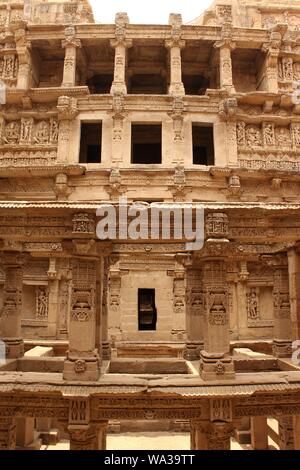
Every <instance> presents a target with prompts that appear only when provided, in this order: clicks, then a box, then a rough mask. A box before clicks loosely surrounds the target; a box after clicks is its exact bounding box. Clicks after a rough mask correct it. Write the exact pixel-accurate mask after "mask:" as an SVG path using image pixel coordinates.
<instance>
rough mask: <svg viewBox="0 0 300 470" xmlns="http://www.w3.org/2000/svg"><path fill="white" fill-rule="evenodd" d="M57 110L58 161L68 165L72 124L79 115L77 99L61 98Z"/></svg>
mask: <svg viewBox="0 0 300 470" xmlns="http://www.w3.org/2000/svg"><path fill="white" fill-rule="evenodd" d="M57 110H58V119H59V131H58V145H57V161H58V162H64V163H66V162H68V160H69V154H70V140H71V123H72V120H73V119H74V118H75V117H76V116H77V114H78V108H77V101H76V99H75V98H70V97H68V96H61V97H59V99H58V106H57Z"/></svg>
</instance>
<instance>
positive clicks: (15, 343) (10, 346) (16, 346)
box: [3, 338, 24, 359]
mask: <svg viewBox="0 0 300 470" xmlns="http://www.w3.org/2000/svg"><path fill="white" fill-rule="evenodd" d="M3 341H4V342H5V346H6V359H18V358H19V357H23V356H24V341H23V339H22V338H3Z"/></svg>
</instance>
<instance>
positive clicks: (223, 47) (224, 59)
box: [215, 40, 235, 92]
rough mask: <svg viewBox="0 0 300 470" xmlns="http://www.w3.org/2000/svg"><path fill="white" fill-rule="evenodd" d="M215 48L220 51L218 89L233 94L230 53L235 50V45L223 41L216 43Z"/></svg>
mask: <svg viewBox="0 0 300 470" xmlns="http://www.w3.org/2000/svg"><path fill="white" fill-rule="evenodd" d="M215 48H218V49H219V51H220V88H221V89H225V90H227V91H229V92H234V86H233V76H232V59H231V51H232V50H233V49H234V48H235V43H232V42H230V41H227V40H224V41H220V42H217V43H216V44H215Z"/></svg>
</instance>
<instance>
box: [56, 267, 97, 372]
mask: <svg viewBox="0 0 300 470" xmlns="http://www.w3.org/2000/svg"><path fill="white" fill-rule="evenodd" d="M72 273H73V275H72V290H71V317H70V325H69V343H70V344H69V351H68V358H67V361H66V362H65V365H64V379H66V380H76V381H77V380H78V381H82V380H97V379H98V377H99V356H98V351H97V350H96V349H95V328H96V322H95V292H96V262H95V261H89V260H81V259H74V260H73V262H72Z"/></svg>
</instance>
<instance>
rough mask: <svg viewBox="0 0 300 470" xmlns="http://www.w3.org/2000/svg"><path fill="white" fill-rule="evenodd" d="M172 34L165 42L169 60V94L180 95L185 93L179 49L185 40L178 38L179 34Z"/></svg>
mask: <svg viewBox="0 0 300 470" xmlns="http://www.w3.org/2000/svg"><path fill="white" fill-rule="evenodd" d="M172 36H173V37H172V39H169V40H167V41H166V42H165V45H166V47H167V49H168V50H169V60H170V86H169V95H175V96H180V95H184V94H185V90H184V85H183V83H182V70H181V49H183V47H184V46H185V41H183V40H182V39H180V35H178V37H176V35H172Z"/></svg>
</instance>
